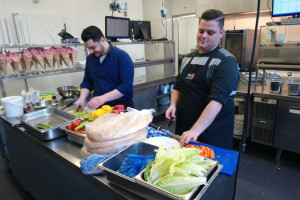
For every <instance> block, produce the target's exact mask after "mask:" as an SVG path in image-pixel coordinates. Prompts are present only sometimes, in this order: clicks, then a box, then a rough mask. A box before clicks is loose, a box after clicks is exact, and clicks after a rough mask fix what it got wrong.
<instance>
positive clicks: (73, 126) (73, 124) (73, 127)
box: [71, 120, 81, 131]
mask: <svg viewBox="0 0 300 200" xmlns="http://www.w3.org/2000/svg"><path fill="white" fill-rule="evenodd" d="M80 124H81V122H80V121H78V120H75V121H72V123H71V129H72V131H74V130H75V128H76V127H77V126H79V125H80Z"/></svg>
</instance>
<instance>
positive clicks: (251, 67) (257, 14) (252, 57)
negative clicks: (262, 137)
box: [233, 0, 260, 200]
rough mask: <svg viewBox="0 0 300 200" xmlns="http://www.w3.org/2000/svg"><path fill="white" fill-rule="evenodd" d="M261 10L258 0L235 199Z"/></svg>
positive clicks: (245, 134) (245, 137)
mask: <svg viewBox="0 0 300 200" xmlns="http://www.w3.org/2000/svg"><path fill="white" fill-rule="evenodd" d="M259 12H260V0H258V1H257V13H256V22H255V30H254V39H253V49H252V55H251V61H250V69H249V80H248V90H247V95H246V103H245V108H244V111H245V116H244V127H243V136H242V141H241V143H240V147H239V157H238V163H237V167H236V175H235V178H234V191H233V200H234V197H235V194H236V182H237V177H238V173H239V166H240V159H241V154H242V150H243V148H244V147H245V146H246V139H247V131H248V130H247V129H248V128H247V127H248V107H249V104H250V89H251V80H252V70H253V60H254V55H255V47H256V38H257V27H258V20H259Z"/></svg>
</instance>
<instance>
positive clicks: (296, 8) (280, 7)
mask: <svg viewBox="0 0 300 200" xmlns="http://www.w3.org/2000/svg"><path fill="white" fill-rule="evenodd" d="M272 3H273V4H272V6H273V7H272V8H273V9H272V16H273V17H278V16H288V15H299V14H300V0H273V2H272Z"/></svg>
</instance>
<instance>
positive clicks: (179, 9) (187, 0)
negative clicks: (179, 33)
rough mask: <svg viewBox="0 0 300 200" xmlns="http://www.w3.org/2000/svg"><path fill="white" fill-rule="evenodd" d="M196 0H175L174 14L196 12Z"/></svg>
mask: <svg viewBox="0 0 300 200" xmlns="http://www.w3.org/2000/svg"><path fill="white" fill-rule="evenodd" d="M195 5H196V1H195V0H184V1H183V0H173V15H174V16H177V15H184V14H188V13H195V12H196V9H195V8H196V7H195Z"/></svg>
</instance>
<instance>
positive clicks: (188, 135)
mask: <svg viewBox="0 0 300 200" xmlns="http://www.w3.org/2000/svg"><path fill="white" fill-rule="evenodd" d="M198 136H199V133H198V132H197V131H194V130H188V131H185V132H183V133H182V135H181V137H180V146H181V147H182V146H183V145H184V144H187V143H189V142H190V141H191V140H193V141H196V140H197V138H198Z"/></svg>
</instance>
